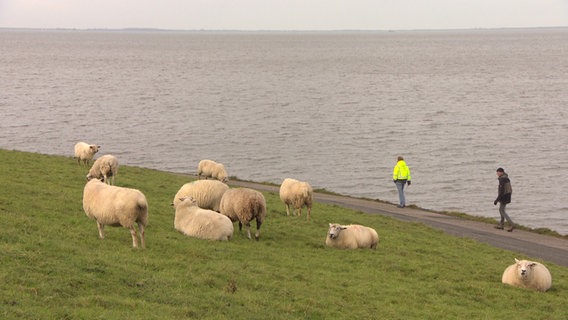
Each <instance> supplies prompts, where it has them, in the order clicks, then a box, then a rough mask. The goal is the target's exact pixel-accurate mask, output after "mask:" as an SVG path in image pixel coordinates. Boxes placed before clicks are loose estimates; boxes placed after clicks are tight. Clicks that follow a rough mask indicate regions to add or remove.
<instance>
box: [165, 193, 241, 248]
mask: <svg viewBox="0 0 568 320" xmlns="http://www.w3.org/2000/svg"><path fill="white" fill-rule="evenodd" d="M179 200H180V202H179V203H178V204H177V205H176V206H175V209H176V212H175V219H174V227H175V228H176V230H178V231H181V232H182V233H183V234H185V235H187V236H190V237H195V238H199V239H206V240H219V241H228V240H231V238H232V237H233V222H231V219H229V218H228V217H227V216H225V215H222V214H220V213H218V212H215V211H213V210H207V209H201V208H199V207H198V206H197V202H196V201H195V199H193V198H192V197H190V196H188V197H185V198H181V199H179Z"/></svg>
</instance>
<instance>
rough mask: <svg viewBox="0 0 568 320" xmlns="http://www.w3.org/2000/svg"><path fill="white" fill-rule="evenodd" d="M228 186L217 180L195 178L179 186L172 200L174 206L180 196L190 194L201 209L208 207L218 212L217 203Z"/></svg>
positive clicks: (183, 196)
mask: <svg viewBox="0 0 568 320" xmlns="http://www.w3.org/2000/svg"><path fill="white" fill-rule="evenodd" d="M227 190H229V186H228V185H226V184H224V183H223V182H221V181H217V180H196V181H193V182H188V183H186V184H184V185H183V186H181V188H180V189H179V190H178V192H177V193H176V196H175V197H174V200H173V206H174V207H175V206H176V205H177V204H178V203H179V202H180V198H185V197H188V196H191V197H192V198H193V199H195V201H196V202H197V205H198V206H199V207H200V208H202V209H210V210H213V211H217V212H219V204H220V203H221V198H222V197H223V194H224V193H225V191H227Z"/></svg>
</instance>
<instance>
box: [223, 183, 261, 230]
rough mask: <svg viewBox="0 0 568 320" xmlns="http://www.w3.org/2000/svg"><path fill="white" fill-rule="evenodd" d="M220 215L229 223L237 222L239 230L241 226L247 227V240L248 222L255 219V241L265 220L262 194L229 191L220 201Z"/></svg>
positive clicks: (246, 189) (242, 189)
mask: <svg viewBox="0 0 568 320" xmlns="http://www.w3.org/2000/svg"><path fill="white" fill-rule="evenodd" d="M220 209H221V214H224V215H226V216H227V217H229V219H231V221H233V222H235V221H239V230H242V228H243V224H244V225H245V226H246V227H247V235H248V238H249V239H251V235H250V222H251V221H252V220H253V219H256V234H255V235H254V237H255V239H256V240H258V239H259V238H260V226H261V225H262V223H263V222H264V219H265V218H266V200H265V199H264V196H263V195H262V193H260V192H258V191H256V190H253V189H249V188H235V189H229V190H227V192H225V194H224V195H223V198H222V199H221V206H220Z"/></svg>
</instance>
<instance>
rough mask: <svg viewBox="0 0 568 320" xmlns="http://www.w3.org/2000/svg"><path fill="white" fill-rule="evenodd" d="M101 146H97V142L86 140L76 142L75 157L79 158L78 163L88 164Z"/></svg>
mask: <svg viewBox="0 0 568 320" xmlns="http://www.w3.org/2000/svg"><path fill="white" fill-rule="evenodd" d="M100 147H101V146H97V145H95V144H88V143H86V142H82V141H81V142H77V143H76V144H75V158H77V163H78V164H81V163H82V164H84V165H88V164H89V163H90V161H91V160H93V157H94V156H95V153H97V152H99V148H100Z"/></svg>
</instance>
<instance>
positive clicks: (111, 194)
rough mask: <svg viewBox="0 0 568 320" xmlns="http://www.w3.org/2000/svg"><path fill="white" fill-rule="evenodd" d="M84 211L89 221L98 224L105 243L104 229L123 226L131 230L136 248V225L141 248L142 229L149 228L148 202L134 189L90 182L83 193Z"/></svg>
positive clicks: (142, 244)
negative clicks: (90, 219)
mask: <svg viewBox="0 0 568 320" xmlns="http://www.w3.org/2000/svg"><path fill="white" fill-rule="evenodd" d="M83 209H84V210H85V213H86V214H87V216H88V217H89V218H92V219H95V220H96V221H97V227H98V229H99V237H100V238H101V239H104V237H105V235H104V226H105V225H110V226H113V227H118V226H122V227H124V228H128V229H130V234H131V235H132V246H133V247H134V248H136V247H138V240H137V238H136V229H135V227H134V225H135V224H138V232H139V234H140V245H141V247H142V248H144V247H145V246H146V245H145V242H144V228H145V227H146V225H147V224H148V202H147V201H146V197H145V196H144V194H143V193H142V192H140V191H139V190H136V189H130V188H122V187H115V186H110V185H107V184H105V183H103V182H101V181H100V180H97V179H93V180H91V181H89V182H87V184H86V185H85V189H84V190H83Z"/></svg>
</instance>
